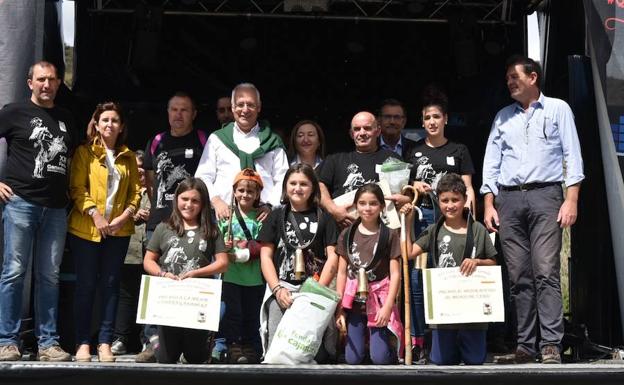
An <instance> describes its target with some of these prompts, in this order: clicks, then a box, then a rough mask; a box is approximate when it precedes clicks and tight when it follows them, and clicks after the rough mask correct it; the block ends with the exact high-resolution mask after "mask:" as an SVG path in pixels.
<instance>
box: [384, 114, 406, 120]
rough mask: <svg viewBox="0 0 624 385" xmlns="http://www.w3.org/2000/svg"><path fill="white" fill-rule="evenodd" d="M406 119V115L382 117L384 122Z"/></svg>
mask: <svg viewBox="0 0 624 385" xmlns="http://www.w3.org/2000/svg"><path fill="white" fill-rule="evenodd" d="M403 118H405V115H386V114H384V115H381V119H382V120H402V119H403Z"/></svg>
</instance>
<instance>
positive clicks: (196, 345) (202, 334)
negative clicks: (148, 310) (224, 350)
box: [156, 326, 211, 364]
mask: <svg viewBox="0 0 624 385" xmlns="http://www.w3.org/2000/svg"><path fill="white" fill-rule="evenodd" d="M210 333H211V332H210V331H207V330H198V329H187V328H178V327H171V326H158V349H156V359H157V360H158V362H159V363H161V364H175V363H177V362H178V359H179V358H180V354H182V353H184V358H185V359H186V361H187V362H188V363H189V364H203V363H204V362H206V360H207V359H208V347H207V344H208V337H209V336H210Z"/></svg>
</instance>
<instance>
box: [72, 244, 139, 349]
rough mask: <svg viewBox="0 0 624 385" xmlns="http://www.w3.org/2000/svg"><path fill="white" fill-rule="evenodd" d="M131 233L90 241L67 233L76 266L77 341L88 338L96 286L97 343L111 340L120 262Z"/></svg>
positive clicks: (83, 341)
mask: <svg viewBox="0 0 624 385" xmlns="http://www.w3.org/2000/svg"><path fill="white" fill-rule="evenodd" d="M129 242H130V237H112V236H109V237H107V238H103V239H102V241H101V242H92V241H87V240H85V239H82V238H79V237H77V236H75V235H73V234H69V246H70V248H71V252H72V255H73V256H74V263H75V266H76V300H75V316H76V344H78V345H80V344H88V343H90V341H91V338H90V337H91V317H92V314H93V303H94V300H95V292H96V289H97V290H99V291H100V301H101V302H100V306H101V309H100V323H99V335H98V343H100V344H110V343H111V342H112V341H113V334H114V331H115V317H116V314H117V303H118V301H119V277H120V275H121V266H122V265H123V261H124V258H125V257H126V253H127V252H128V244H129Z"/></svg>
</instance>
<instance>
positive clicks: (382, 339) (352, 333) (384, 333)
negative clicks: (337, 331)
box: [345, 310, 396, 365]
mask: <svg viewBox="0 0 624 385" xmlns="http://www.w3.org/2000/svg"><path fill="white" fill-rule="evenodd" d="M366 324H367V318H366V314H364V313H362V312H360V311H358V310H348V311H347V344H346V346H345V361H346V362H347V364H349V365H359V364H361V363H362V361H363V360H364V357H365V356H366V333H367V332H370V335H369V337H370V338H369V341H368V345H369V353H370V359H371V361H372V362H373V365H389V364H392V363H393V362H394V361H396V355H395V354H394V352H393V351H392V345H390V334H391V333H390V331H389V330H388V328H385V327H384V328H374V327H373V328H369V327H368V326H367V325H366Z"/></svg>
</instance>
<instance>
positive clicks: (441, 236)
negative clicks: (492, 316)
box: [401, 173, 496, 365]
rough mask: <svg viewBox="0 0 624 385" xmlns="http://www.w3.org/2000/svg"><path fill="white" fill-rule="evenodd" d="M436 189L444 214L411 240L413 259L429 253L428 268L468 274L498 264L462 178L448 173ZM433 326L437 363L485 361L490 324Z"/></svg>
mask: <svg viewBox="0 0 624 385" xmlns="http://www.w3.org/2000/svg"><path fill="white" fill-rule="evenodd" d="M436 192H437V196H438V205H439V206H440V211H441V213H442V215H443V216H442V217H440V220H439V221H438V222H437V223H434V224H432V225H430V226H429V227H427V228H426V229H425V230H424V231H423V232H422V233H421V234H420V235H419V236H418V239H417V240H416V241H415V242H414V244H413V245H412V244H410V243H409V242H408V253H409V258H416V256H418V255H420V254H421V253H423V252H428V253H429V254H428V258H427V267H428V268H444V267H459V271H460V272H461V273H462V274H463V275H466V276H468V275H471V274H472V273H473V272H474V271H475V269H476V268H477V266H492V265H495V264H496V261H495V259H494V258H495V257H496V249H494V245H493V244H492V242H491V241H490V239H489V237H488V234H487V230H486V229H485V227H484V226H483V225H482V224H480V223H478V222H474V221H473V219H472V215H470V213H469V212H468V211H466V210H464V204H465V203H466V199H467V196H466V185H465V184H464V182H463V181H462V179H461V177H460V176H459V175H457V174H452V173H451V174H446V175H445V176H443V177H442V178H441V179H440V181H439V182H438V185H437V188H436ZM401 211H402V212H404V213H407V214H411V212H412V208H411V205H405V206H403V207H402V208H401ZM408 223H411V222H408ZM408 228H409V226H408ZM408 231H409V230H408ZM429 326H430V327H431V329H432V337H431V339H432V341H431V355H430V359H431V362H433V363H434V364H436V365H457V364H459V363H460V362H463V363H464V364H466V365H481V364H483V362H484V361H485V357H486V330H487V324H482V323H469V324H449V325H429Z"/></svg>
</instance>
